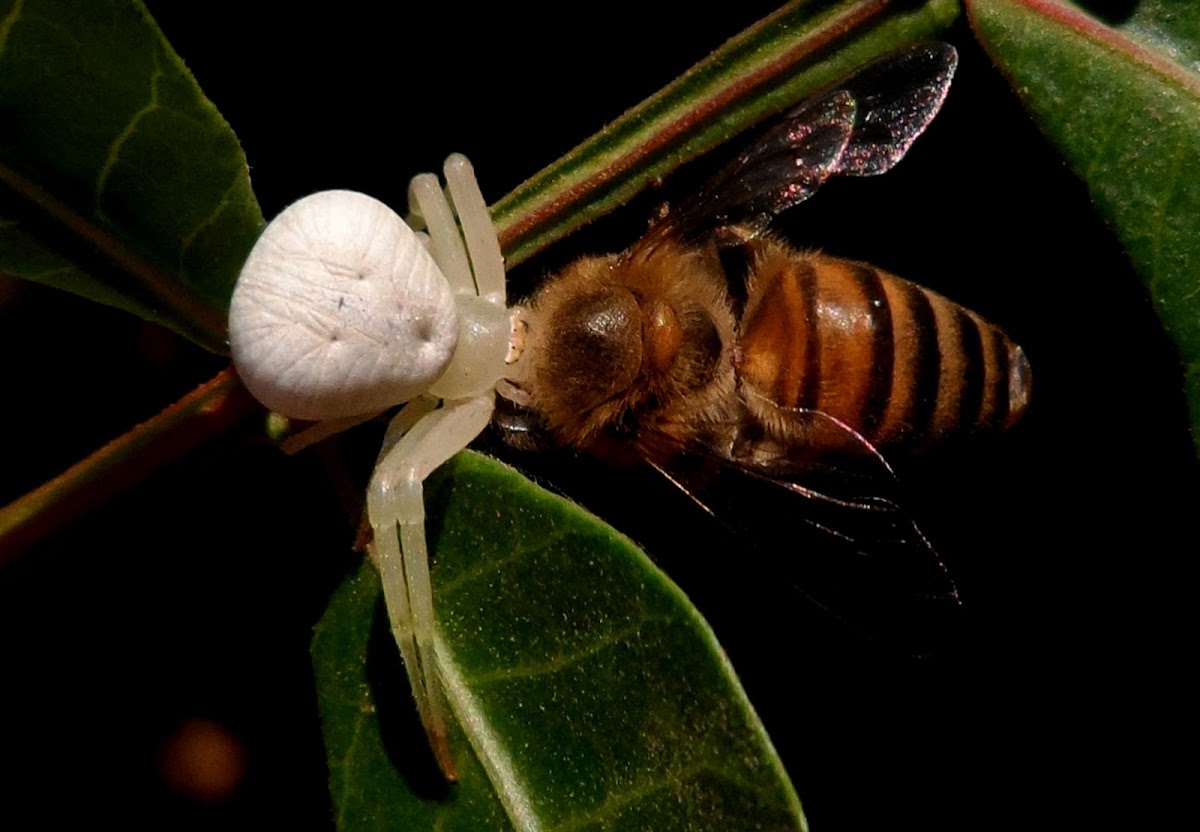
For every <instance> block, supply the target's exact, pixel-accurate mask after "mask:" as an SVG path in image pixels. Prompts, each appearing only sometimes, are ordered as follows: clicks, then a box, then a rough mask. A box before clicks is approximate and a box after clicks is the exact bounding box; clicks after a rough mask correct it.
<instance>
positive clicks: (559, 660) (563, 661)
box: [471, 615, 670, 685]
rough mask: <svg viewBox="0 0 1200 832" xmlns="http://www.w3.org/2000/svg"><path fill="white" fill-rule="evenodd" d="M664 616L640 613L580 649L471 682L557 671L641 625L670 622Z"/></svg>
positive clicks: (626, 636)
mask: <svg viewBox="0 0 1200 832" xmlns="http://www.w3.org/2000/svg"><path fill="white" fill-rule="evenodd" d="M669 621H670V619H669V618H668V617H667V616H662V615H660V616H650V615H642V616H638V618H637V619H635V620H634V621H631V622H630V623H629V624H628V625H627V626H625V627H622V628H620V629H619V630H614V631H613V632H611V633H608V634H606V635H605V636H604V637H603V638H599V639H596V640H595V641H592V642H589V643H588V645H587V646H586V647H584V648H583V649H580V650H575V651H572V652H569V653H560V654H558V655H557V656H555V657H553V658H551V659H549V660H548V661H545V662H539V663H536V664H523V665H518V666H516V667H507V668H501V669H499V670H493V671H489V672H487V673H476V674H472V676H471V682H472V683H474V684H477V685H487V684H495V683H497V682H511V681H514V680H516V679H532V678H536V677H538V676H545V675H549V674H552V673H557V672H559V671H560V670H565V669H566V668H568V667H571V666H572V665H574V664H577V663H579V662H582V661H583V660H584V659H587V658H590V657H592V656H595V655H596V654H597V653H601V652H603V651H604V650H607V649H609V648H610V647H617V646H619V645H621V644H623V643H625V642H626V641H627V640H629V639H630V638H631V637H632V636H636V635H638V634H639V633H640V632H641V631H642V628H643V627H645V626H646V625H647V624H654V623H657V622H669Z"/></svg>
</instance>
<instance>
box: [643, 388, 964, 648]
mask: <svg viewBox="0 0 1200 832" xmlns="http://www.w3.org/2000/svg"><path fill="white" fill-rule="evenodd" d="M794 415H795V419H796V427H797V428H798V429H799V430H801V431H805V432H806V433H807V436H806V441H803V442H790V441H789V442H786V443H780V442H777V441H773V440H769V439H766V438H764V437H765V435H766V432H765V430H764V428H763V427H762V426H761V425H760V424H759V423H757V422H756V421H755V420H754V418H753V417H752V416H750V415H749V414H746V413H742V414H740V415H738V416H737V417H736V418H732V419H730V420H729V421H727V422H724V423H719V424H715V425H711V426H709V428H708V429H707V430H706V431H705V432H704V433H703V434H701V435H698V436H695V437H693V438H692V439H691V440H690V441H689V442H688V443H687V444H686V446H681V445H680V444H679V443H677V442H675V441H674V440H672V439H668V438H665V437H663V436H655V437H646V440H645V441H644V442H641V443H640V444H641V445H642V450H643V453H644V455H645V457H646V459H647V461H648V462H649V463H650V464H651V465H653V466H654V467H655V468H656V469H658V470H659V471H660V472H661V473H663V474H664V475H665V476H666V477H667V478H668V479H669V480H671V481H672V482H673V483H674V484H675V485H677V486H678V487H679V488H681V489H682V490H683V491H684V492H685V493H687V494H688V495H689V496H690V497H692V499H693V500H695V501H696V502H697V503H699V504H700V505H701V507H703V508H704V509H705V510H706V511H708V512H709V513H710V514H712V515H713V516H714V517H716V518H717V519H718V520H719V521H720V522H721V523H722V524H723V525H725V526H727V527H728V528H731V529H733V530H735V531H736V532H737V533H738V534H739V536H740V537H741V538H742V539H743V540H750V541H753V542H757V543H761V544H764V546H763V548H766V549H768V550H769V558H770V559H772V560H773V561H775V562H774V563H772V564H771V568H772V569H773V570H780V571H782V572H784V573H785V574H786V576H787V578H788V579H789V580H792V581H794V583H795V585H796V587H797V588H798V589H799V590H800V592H801V593H802V594H803V595H804V596H805V597H807V598H808V599H809V600H811V601H812V602H814V603H815V604H816V605H817V606H819V607H821V608H823V609H825V610H827V611H829V612H830V613H832V614H833V615H834V616H836V617H837V618H839V619H841V620H843V621H844V622H845V623H846V624H847V625H849V626H850V627H851V628H852V629H854V630H858V631H861V632H862V633H864V634H865V635H867V636H868V637H870V638H873V639H876V640H879V641H882V642H885V643H888V644H891V645H892V646H894V647H897V648H898V649H900V650H903V651H906V652H911V653H915V654H920V653H926V652H936V650H937V648H938V645H939V644H941V643H943V641H944V639H945V636H946V631H947V629H948V626H949V624H950V622H951V620H952V617H953V616H954V615H956V614H957V613H958V611H959V602H958V593H957V590H956V589H955V586H954V582H953V581H952V579H951V578H950V575H949V573H948V572H947V570H946V568H945V566H944V565H943V563H942V561H941V559H940V558H939V557H938V555H937V553H936V552H935V551H934V549H933V547H932V546H931V545H930V543H929V541H928V540H927V539H926V538H925V536H924V535H923V534H922V533H921V531H920V529H919V528H918V527H917V525H916V523H915V522H914V521H913V518H912V516H911V514H910V513H909V512H908V511H907V510H906V509H905V508H904V506H903V504H902V502H901V499H900V494H899V486H898V483H897V481H896V478H895V476H894V474H893V473H892V470H891V468H890V467H889V466H888V465H887V463H886V462H885V461H884V460H883V458H882V457H881V456H880V455H879V453H878V451H876V450H875V448H874V447H872V446H871V444H870V443H868V442H867V441H866V440H865V439H863V438H862V437H861V436H859V435H858V434H857V433H855V432H854V431H853V430H851V429H849V428H848V427H846V426H845V425H843V424H842V423H840V422H839V421H837V420H836V419H833V418H832V417H829V416H827V415H825V414H823V413H821V412H820V411H812V410H805V411H796V412H795V414H794ZM764 556H765V557H767V556H768V555H767V553H764Z"/></svg>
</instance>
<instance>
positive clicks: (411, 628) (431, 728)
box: [367, 391, 494, 781]
mask: <svg viewBox="0 0 1200 832" xmlns="http://www.w3.org/2000/svg"><path fill="white" fill-rule="evenodd" d="M493 404H494V396H493V395H492V393H491V392H490V391H489V392H488V393H487V394H485V395H480V396H476V397H474V398H470V399H461V400H457V401H447V402H446V403H445V405H444V406H443V407H442V408H440V409H438V410H434V411H432V412H429V413H427V414H426V415H424V416H423V417H422V418H421V419H420V420H419V421H417V422H416V424H415V425H413V427H412V429H411V430H409V431H408V433H406V434H405V435H404V436H403V437H402V438H400V440H399V441H397V442H396V443H395V445H394V446H393V447H392V448H391V449H390V450H388V451H386V452H385V454H384V455H383V457H382V458H381V459H380V461H379V463H378V465H377V466H376V468H375V475H374V476H373V477H372V479H371V486H370V488H369V489H368V491H367V513H368V516H369V517H370V520H371V528H372V530H373V532H374V544H373V551H374V556H375V562H376V567H377V568H378V569H379V575H380V579H381V581H382V583H383V592H384V599H385V600H386V602H387V609H388V618H389V621H390V623H391V628H392V634H393V636H394V637H395V639H396V644H397V645H398V646H399V648H400V654H401V656H402V657H403V659H404V667H405V669H406V671H407V673H408V679H409V683H410V684H411V685H412V689H413V696H414V697H415V698H416V701H417V711H418V713H419V714H420V717H421V722H422V724H423V725H424V726H425V731H426V733H427V734H428V736H429V742H430V744H431V745H432V746H433V751H434V756H435V757H436V758H437V761H438V765H439V766H440V767H441V769H442V772H443V773H444V774H445V776H446V778H447V779H449V780H451V781H453V780H455V779H456V778H457V772H456V770H455V766H454V759H453V757H452V755H451V753H450V744H449V739H448V734H447V726H446V711H445V706H446V700H445V694H444V693H443V690H442V685H441V677H440V676H439V671H438V667H437V656H436V653H435V651H434V644H433V638H434V626H435V622H434V616H433V586H432V584H431V582H430V578H429V558H428V554H427V550H426V545H425V499H424V488H423V483H424V481H425V478H426V477H427V476H429V474H430V473H431V472H432V471H433V470H434V469H435V468H437V467H438V466H439V465H441V464H442V463H443V462H445V461H446V460H448V459H449V458H450V457H451V456H453V455H454V454H456V453H458V452H459V451H460V450H462V449H463V448H465V447H466V446H467V444H468V443H470V441H471V440H472V439H474V438H475V437H476V436H477V435H479V433H480V431H482V430H483V429H484V428H485V427H486V426H487V423H488V421H489V420H490V419H491V416H492V407H493ZM404 413H405V411H402V412H401V414H400V415H399V416H397V419H400V418H402V417H403V416H404Z"/></svg>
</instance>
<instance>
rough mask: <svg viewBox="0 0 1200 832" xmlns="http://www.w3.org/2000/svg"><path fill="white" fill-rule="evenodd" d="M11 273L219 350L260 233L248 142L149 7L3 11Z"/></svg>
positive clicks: (76, 3)
mask: <svg viewBox="0 0 1200 832" xmlns="http://www.w3.org/2000/svg"><path fill="white" fill-rule="evenodd" d="M0 70H2V71H0V124H2V125H3V129H2V130H0V181H2V182H3V183H4V184H5V185H7V186H8V188H7V190H6V192H5V193H4V194H3V195H2V200H0V218H2V220H0V269H2V270H3V271H4V272H6V273H8V274H11V275H14V276H16V277H21V278H26V279H29V280H36V281H38V282H41V283H45V284H48V285H51V286H55V287H57V288H61V289H66V290H68V291H71V292H75V293H76V294H79V295H83V296H84V297H88V298H91V299H93V300H98V301H101V302H103V303H107V304H110V305H113V306H117V307H120V308H123V309H126V310H128V311H130V312H133V313H135V314H138V315H140V316H142V317H144V318H147V319H150V320H154V321H157V322H159V323H162V324H164V325H166V326H168V327H170V328H172V329H174V330H176V331H177V332H180V333H182V334H184V335H187V336H188V337H191V338H192V339H193V340H196V341H198V342H200V343H201V344H203V345H204V346H206V347H208V348H209V349H214V350H217V351H220V350H223V349H224V330H225V323H224V319H225V309H226V305H227V304H228V299H229V293H230V291H231V290H232V288H233V282H234V280H235V279H236V278H237V274H238V271H239V270H240V268H241V263H242V260H243V259H244V257H245V253H246V251H248V250H249V247H250V245H251V244H252V243H253V241H254V238H255V237H256V236H257V234H258V230H259V228H260V227H261V225H262V214H261V212H260V211H259V208H258V203H257V202H256V201H255V198H254V194H253V192H252V191H251V190H250V179H249V176H248V174H247V170H246V160H245V157H244V156H243V155H242V152H241V148H240V147H239V146H238V142H237V138H236V137H235V136H234V134H233V131H232V130H231V129H230V127H229V125H228V124H227V123H226V122H225V120H224V119H223V118H222V117H221V115H220V113H218V112H217V110H216V108H215V107H214V106H213V105H212V103H211V102H209V101H208V99H206V98H205V97H204V94H203V93H202V92H201V91H200V88H199V87H198V86H197V84H196V82H195V79H193V78H192V76H191V74H190V73H189V72H188V70H187V68H186V67H185V66H184V65H183V62H182V61H181V60H180V59H179V56H178V55H176V54H175V52H174V51H173V50H172V49H171V47H170V45H169V44H167V42H166V41H165V40H164V39H163V37H162V33H161V32H160V31H159V30H158V27H157V26H156V25H155V24H154V21H153V20H151V19H150V16H149V14H148V13H147V12H146V10H145V9H144V8H143V7H142V5H141V4H140V3H137V2H131V0H96V2H92V0H12V2H8V3H5V4H4V7H3V8H2V9H0Z"/></svg>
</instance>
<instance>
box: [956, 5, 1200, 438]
mask: <svg viewBox="0 0 1200 832" xmlns="http://www.w3.org/2000/svg"><path fill="white" fill-rule="evenodd" d="M967 6H968V9H969V12H970V16H971V22H972V25H973V26H974V28H975V31H976V32H977V34H978V36H979V38H980V40H981V41H982V42H983V44H984V46H985V48H986V49H987V50H988V52H989V54H990V55H991V56H992V59H993V60H994V61H995V62H996V63H997V64H998V65H999V66H1000V67H1001V69H1002V70H1003V71H1004V72H1005V74H1006V75H1008V77H1009V79H1010V81H1011V82H1012V85H1013V87H1014V89H1016V91H1017V92H1018V93H1019V94H1020V96H1021V98H1022V99H1023V100H1024V102H1025V105H1026V107H1028V109H1029V110H1030V112H1031V113H1032V114H1033V116H1034V118H1035V119H1037V121H1038V124H1039V125H1040V126H1041V128H1042V130H1043V131H1044V132H1045V133H1046V135H1047V136H1049V137H1050V139H1051V141H1053V142H1054V143H1055V144H1056V145H1057V146H1058V148H1059V150H1060V152H1061V153H1062V154H1063V156H1064V157H1065V158H1066V159H1067V161H1068V162H1069V163H1070V165H1071V166H1072V168H1073V169H1074V170H1075V171H1076V173H1077V174H1078V175H1079V176H1080V177H1081V178H1082V179H1083V180H1084V182H1086V183H1087V186H1088V189H1089V191H1090V193H1091V197H1092V200H1093V201H1094V202H1095V204H1096V207H1097V209H1098V210H1099V211H1100V212H1101V214H1102V215H1103V216H1104V217H1105V219H1106V220H1107V221H1108V223H1109V224H1110V225H1111V226H1112V228H1113V230H1114V231H1115V232H1116V234H1117V236H1118V237H1119V238H1120V240H1121V242H1122V243H1123V245H1124V246H1125V249H1126V251H1127V252H1128V254H1129V257H1130V259H1131V260H1132V262H1133V264H1134V266H1135V268H1136V269H1137V270H1138V273H1139V274H1140V275H1141V276H1142V279H1143V280H1144V281H1145V283H1146V286H1147V288H1148V289H1149V292H1150V295H1151V297H1152V298H1153V300H1154V304H1155V307H1156V309H1157V310H1158V314H1159V317H1160V318H1161V320H1162V322H1163V325H1164V326H1165V328H1166V330H1167V332H1168V333H1169V334H1170V335H1171V337H1172V338H1173V339H1174V342H1175V344H1176V346H1177V348H1178V350H1179V354H1180V357H1181V358H1182V360H1183V364H1184V379H1185V385H1186V392H1187V398H1188V404H1189V407H1190V410H1191V419H1192V436H1193V439H1194V440H1195V441H1197V442H1198V443H1200V175H1197V171H1200V75H1198V74H1197V72H1196V69H1195V63H1194V56H1196V55H1197V54H1198V53H1200V41H1198V39H1197V35H1198V34H1200V5H1197V4H1194V3H1170V2H1166V1H1165V0H1159V2H1153V3H1145V4H1143V6H1144V8H1143V9H1140V10H1139V13H1138V14H1135V15H1134V16H1133V18H1131V20H1130V24H1129V28H1130V31H1129V32H1128V33H1126V32H1123V31H1120V30H1117V29H1113V28H1109V27H1107V26H1104V25H1103V24H1101V23H1100V22H1098V21H1096V20H1094V19H1092V18H1090V17H1087V16H1086V15H1084V14H1082V13H1080V12H1078V11H1076V10H1075V9H1073V8H1072V7H1068V6H1064V5H1060V4H1058V3H1053V2H1048V0H969V2H968V4H967ZM1093 277H1094V278H1096V279H1103V275H1094V276H1093Z"/></svg>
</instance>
